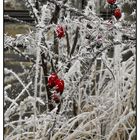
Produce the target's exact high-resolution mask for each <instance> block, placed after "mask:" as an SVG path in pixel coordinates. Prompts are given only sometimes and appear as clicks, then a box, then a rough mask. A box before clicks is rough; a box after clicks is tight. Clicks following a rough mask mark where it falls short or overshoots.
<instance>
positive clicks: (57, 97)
mask: <svg viewBox="0 0 140 140" xmlns="http://www.w3.org/2000/svg"><path fill="white" fill-rule="evenodd" d="M52 99H53V100H54V101H55V103H59V102H60V96H59V95H58V94H57V93H53V95H52Z"/></svg>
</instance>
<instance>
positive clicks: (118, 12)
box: [114, 8, 122, 20]
mask: <svg viewBox="0 0 140 140" xmlns="http://www.w3.org/2000/svg"><path fill="white" fill-rule="evenodd" d="M114 16H115V17H116V19H117V20H118V19H119V18H121V16H122V14H121V10H120V9H119V8H116V9H115V10H114Z"/></svg>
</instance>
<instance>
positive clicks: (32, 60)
mask: <svg viewBox="0 0 140 140" xmlns="http://www.w3.org/2000/svg"><path fill="white" fill-rule="evenodd" d="M13 46H14V45H13ZM13 46H11V45H8V48H10V49H11V50H14V51H15V52H17V53H18V54H19V55H21V56H23V57H24V58H25V59H26V60H28V61H30V62H32V63H34V64H35V63H36V62H35V61H34V59H33V58H30V57H29V56H28V55H26V54H24V53H22V52H21V51H20V50H19V49H17V48H16V47H13Z"/></svg>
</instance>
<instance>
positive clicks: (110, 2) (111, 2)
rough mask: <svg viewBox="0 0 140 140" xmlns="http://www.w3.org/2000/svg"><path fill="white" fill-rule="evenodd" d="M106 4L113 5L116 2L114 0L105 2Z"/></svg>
mask: <svg viewBox="0 0 140 140" xmlns="http://www.w3.org/2000/svg"><path fill="white" fill-rule="evenodd" d="M107 2H108V3H109V4H114V3H115V2H116V0H107Z"/></svg>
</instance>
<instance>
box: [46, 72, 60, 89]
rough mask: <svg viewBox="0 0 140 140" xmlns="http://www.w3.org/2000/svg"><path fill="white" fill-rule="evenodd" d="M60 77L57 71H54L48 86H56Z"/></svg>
mask: <svg viewBox="0 0 140 140" xmlns="http://www.w3.org/2000/svg"><path fill="white" fill-rule="evenodd" d="M57 79H58V76H57V74H56V73H52V74H51V75H50V76H49V78H48V86H49V87H50V88H52V87H54V86H55V81H56V80H57Z"/></svg>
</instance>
